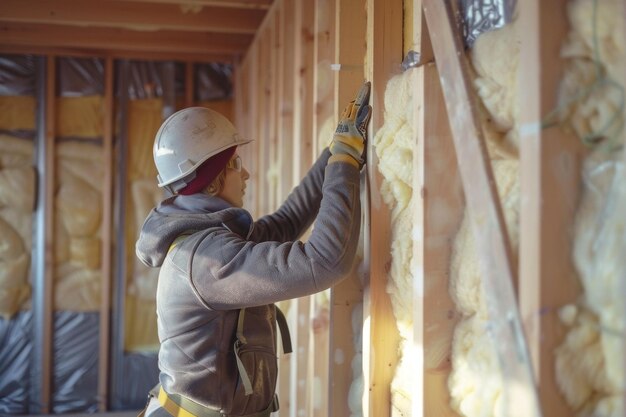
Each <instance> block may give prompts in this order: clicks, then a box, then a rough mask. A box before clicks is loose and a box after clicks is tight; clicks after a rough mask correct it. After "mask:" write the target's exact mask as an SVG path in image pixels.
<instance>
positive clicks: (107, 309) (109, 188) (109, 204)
mask: <svg viewBox="0 0 626 417" xmlns="http://www.w3.org/2000/svg"><path fill="white" fill-rule="evenodd" d="M113 100H114V92H113V59H112V58H110V57H109V58H107V59H106V60H105V66H104V121H103V128H104V132H103V137H102V143H103V147H102V162H103V164H104V177H103V185H102V265H101V273H102V284H101V286H102V288H101V291H102V292H101V301H100V302H101V305H100V343H99V352H98V361H99V368H98V410H99V411H106V410H107V408H108V392H109V390H108V386H109V345H110V343H109V330H110V314H111V279H112V264H113V255H112V248H113V239H112V228H113V132H114V127H113V123H114V117H113V111H114V110H113Z"/></svg>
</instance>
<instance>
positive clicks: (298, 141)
mask: <svg viewBox="0 0 626 417" xmlns="http://www.w3.org/2000/svg"><path fill="white" fill-rule="evenodd" d="M314 13H315V2H312V1H308V0H296V4H295V14H296V15H295V19H294V29H295V50H294V54H295V67H294V81H295V83H294V91H293V93H294V101H293V103H294V106H293V107H294V124H293V140H294V144H293V158H294V166H293V175H294V178H293V182H294V184H297V183H299V182H300V179H301V178H302V177H304V175H305V174H306V172H307V171H308V169H309V167H310V166H311V163H312V160H313V138H312V131H313V51H314V49H313V46H314V45H313V40H314V22H315V20H314V18H315V16H314ZM291 308H292V309H293V314H294V317H295V320H296V336H295V340H294V341H295V343H294V346H295V348H294V353H293V354H292V362H291V377H292V379H291V384H292V398H291V400H292V403H291V412H292V414H291V415H292V416H294V417H295V416H300V415H303V413H304V414H306V406H307V401H308V400H307V394H308V384H309V380H308V377H309V373H308V357H309V353H310V352H309V340H310V331H311V325H310V317H309V315H310V309H311V297H309V296H307V297H301V298H298V299H297V300H294V301H292V306H291Z"/></svg>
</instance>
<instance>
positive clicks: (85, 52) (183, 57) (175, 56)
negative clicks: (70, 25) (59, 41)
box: [0, 40, 238, 64]
mask: <svg viewBox="0 0 626 417" xmlns="http://www.w3.org/2000/svg"><path fill="white" fill-rule="evenodd" d="M0 42H2V40H0ZM0 53H3V54H20V55H22V54H31V55H55V56H73V57H85V58H107V57H112V58H120V59H128V60H145V61H193V62H207V63H214V62H220V63H225V64H232V63H234V62H235V59H236V57H237V56H238V54H237V55H233V54H194V53H192V54H188V53H180V52H174V51H173V52H161V51H152V52H150V51H148V52H146V51H124V50H112V49H89V48H72V47H67V48H65V47H57V46H33V45H5V44H1V43H0Z"/></svg>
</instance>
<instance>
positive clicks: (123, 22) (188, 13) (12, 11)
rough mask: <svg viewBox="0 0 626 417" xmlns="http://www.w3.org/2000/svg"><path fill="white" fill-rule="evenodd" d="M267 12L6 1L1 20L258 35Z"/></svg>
mask: <svg viewBox="0 0 626 417" xmlns="http://www.w3.org/2000/svg"><path fill="white" fill-rule="evenodd" d="M264 15H265V11H264V10H258V9H257V10H255V9H250V8H246V9H242V8H239V9H235V8H232V7H213V6H211V7H209V6H202V5H189V4H188V3H185V4H171V3H161V2H159V3H147V2H138V1H120V0H109V1H106V2H97V5H96V3H95V2H92V1H72V0H54V1H52V0H28V1H24V0H2V1H1V2H0V20H1V21H3V22H12V23H39V24H49V25H69V26H81V27H85V26H89V27H92V26H93V27H114V28H124V29H132V30H136V31H158V30H184V31H196V32H219V33H244V34H254V33H255V32H256V29H257V27H258V26H259V24H260V23H261V22H262V20H263V16H264Z"/></svg>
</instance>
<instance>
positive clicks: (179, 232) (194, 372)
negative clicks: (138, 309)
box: [136, 83, 371, 417]
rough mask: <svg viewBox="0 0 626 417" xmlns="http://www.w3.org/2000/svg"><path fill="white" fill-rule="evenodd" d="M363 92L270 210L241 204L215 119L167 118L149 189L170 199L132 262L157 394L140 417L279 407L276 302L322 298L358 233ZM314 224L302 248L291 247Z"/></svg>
mask: <svg viewBox="0 0 626 417" xmlns="http://www.w3.org/2000/svg"><path fill="white" fill-rule="evenodd" d="M369 91H370V84H369V83H365V84H364V85H363V87H362V88H361V90H360V91H359V93H358V95H357V97H356V99H355V101H353V102H351V103H350V104H349V105H348V106H347V107H346V109H345V110H344V112H343V114H342V116H341V121H340V122H339V125H338V127H337V130H336V132H335V134H334V138H333V142H332V143H331V145H330V146H329V148H327V149H325V150H324V152H323V153H322V155H321V156H320V157H319V159H318V160H317V161H316V162H315V164H314V165H313V167H312V168H311V169H310V171H309V172H308V174H307V175H306V177H305V178H304V179H303V180H302V182H301V183H300V184H299V185H298V186H297V187H296V188H295V189H294V190H293V191H292V192H291V194H290V195H289V197H288V198H287V200H286V201H285V202H284V203H283V205H282V206H281V207H280V208H279V209H278V210H277V211H276V212H275V213H273V214H270V215H267V216H264V217H262V218H260V219H259V220H257V221H253V219H252V217H251V215H250V214H249V213H248V212H247V211H246V210H244V209H243V208H242V206H243V196H244V193H245V188H246V180H247V179H248V178H249V173H248V171H247V170H246V169H245V167H244V166H243V164H242V161H241V158H240V157H239V155H238V153H237V149H238V147H239V146H242V145H245V144H246V143H248V142H250V140H247V139H243V138H241V137H240V136H239V135H238V134H237V132H236V130H235V128H234V126H233V125H232V124H231V123H230V122H229V121H228V120H227V119H226V118H225V117H223V116H222V115H220V114H219V113H217V112H214V111H212V110H209V109H205V108H199V107H191V108H187V109H184V110H181V111H179V112H177V113H174V114H173V115H172V116H170V117H169V118H168V119H167V120H166V121H165V122H164V123H163V125H162V126H161V128H160V129H159V131H158V132H157V135H156V138H155V142H154V149H153V154H154V161H155V164H156V166H157V170H158V173H159V175H158V177H157V178H158V182H159V186H160V187H163V188H166V189H167V190H169V191H170V192H171V193H172V194H173V196H172V197H170V198H167V199H166V200H164V201H163V202H161V203H160V204H159V205H158V206H157V207H156V208H154V209H153V210H152V211H151V212H150V214H149V215H148V217H147V218H146V220H145V222H144V225H143V227H142V230H141V234H140V237H139V240H138V241H137V244H136V252H137V256H138V257H139V258H140V259H141V261H142V262H144V263H145V264H146V265H148V266H152V267H159V268H161V269H160V273H159V283H158V289H157V315H158V331H159V339H160V343H161V345H160V349H159V369H160V376H159V381H160V386H157V388H155V389H154V390H152V391H151V396H150V400H149V402H148V405H147V407H146V410H144V412H142V413H145V415H146V416H150V417H154V416H169V415H174V416H197V417H224V416H255V417H262V416H269V415H270V413H271V412H272V411H275V410H276V409H278V402H277V399H276V395H275V388H276V377H277V359H276V358H277V349H276V346H277V340H276V335H277V331H276V323H277V322H278V325H279V327H281V335H282V336H283V347H286V348H287V350H289V348H290V341H289V340H288V337H286V336H288V331H287V329H286V321H285V319H284V316H282V313H280V310H278V309H277V308H276V307H275V305H274V303H275V302H278V301H282V300H286V299H290V298H295V297H301V296H306V295H310V294H313V293H316V292H318V291H322V290H325V289H327V288H329V287H330V286H332V285H333V284H336V283H337V282H338V281H340V280H341V279H342V278H343V277H344V276H345V275H346V274H347V273H348V272H349V270H350V268H351V266H352V263H353V258H354V255H355V252H356V248H357V243H358V242H357V241H358V236H359V228H360V193H359V171H360V169H361V168H362V166H363V164H364V150H365V147H366V139H367V133H366V130H367V124H368V121H369V117H370V114H371V107H370V106H369V105H368V102H369ZM313 221H315V227H314V229H313V232H312V233H311V235H310V237H309V239H308V241H307V242H306V243H303V242H301V241H298V240H297V239H298V238H299V236H301V235H302V233H303V232H305V231H306V230H307V229H308V228H309V226H310V225H311V224H312V223H313Z"/></svg>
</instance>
